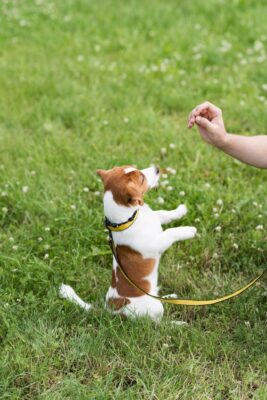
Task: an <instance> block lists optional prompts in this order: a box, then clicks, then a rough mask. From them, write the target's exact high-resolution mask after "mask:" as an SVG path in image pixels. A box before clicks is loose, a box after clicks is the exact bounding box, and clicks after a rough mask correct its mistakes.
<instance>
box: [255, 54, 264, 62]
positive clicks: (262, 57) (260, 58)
mask: <svg viewBox="0 0 267 400" xmlns="http://www.w3.org/2000/svg"><path fill="white" fill-rule="evenodd" d="M265 60H266V55H265V54H262V55H260V56H259V57H257V59H256V61H257V62H258V63H263V62H264V61H265Z"/></svg>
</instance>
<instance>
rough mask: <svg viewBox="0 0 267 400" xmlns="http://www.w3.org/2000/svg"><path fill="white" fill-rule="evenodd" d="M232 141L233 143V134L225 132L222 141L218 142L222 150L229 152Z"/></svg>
mask: <svg viewBox="0 0 267 400" xmlns="http://www.w3.org/2000/svg"><path fill="white" fill-rule="evenodd" d="M231 143H232V135H231V134H230V133H227V132H225V134H224V135H223V137H222V138H221V140H220V142H219V143H218V145H217V147H218V148H219V149H220V150H223V151H226V152H227V151H228V150H229V149H231Z"/></svg>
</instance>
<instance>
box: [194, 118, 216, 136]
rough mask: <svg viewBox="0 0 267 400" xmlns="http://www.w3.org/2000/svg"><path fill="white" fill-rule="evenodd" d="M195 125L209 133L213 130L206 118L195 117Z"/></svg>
mask: <svg viewBox="0 0 267 400" xmlns="http://www.w3.org/2000/svg"><path fill="white" fill-rule="evenodd" d="M196 124H197V125H198V126H201V128H204V129H207V130H208V131H209V132H210V131H212V130H213V125H212V123H211V122H210V121H209V120H208V119H207V118H203V117H200V116H197V117H196Z"/></svg>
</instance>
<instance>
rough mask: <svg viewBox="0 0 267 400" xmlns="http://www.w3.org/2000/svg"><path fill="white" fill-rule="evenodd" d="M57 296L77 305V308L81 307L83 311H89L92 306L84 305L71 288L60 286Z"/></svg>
mask: <svg viewBox="0 0 267 400" xmlns="http://www.w3.org/2000/svg"><path fill="white" fill-rule="evenodd" d="M59 295H60V297H62V298H63V299H67V300H69V301H71V302H72V303H75V304H78V306H80V307H82V308H83V309H84V310H86V311H89V310H90V309H91V308H92V307H93V306H92V304H88V303H85V301H83V300H82V299H81V298H80V297H79V296H78V295H77V294H76V293H75V291H74V290H73V289H72V287H70V286H68V285H64V283H62V285H61V286H60V288H59Z"/></svg>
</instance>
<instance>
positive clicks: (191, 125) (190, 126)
mask: <svg viewBox="0 0 267 400" xmlns="http://www.w3.org/2000/svg"><path fill="white" fill-rule="evenodd" d="M194 124H195V117H194V116H191V117H190V119H189V120H188V125H187V126H188V128H192V127H193V126H194Z"/></svg>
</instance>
